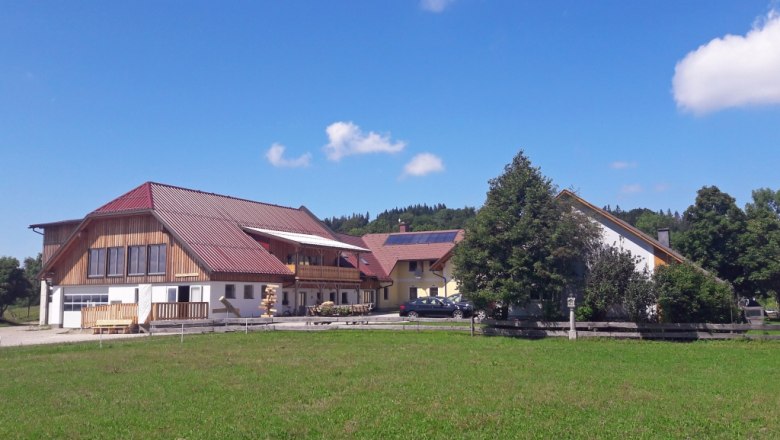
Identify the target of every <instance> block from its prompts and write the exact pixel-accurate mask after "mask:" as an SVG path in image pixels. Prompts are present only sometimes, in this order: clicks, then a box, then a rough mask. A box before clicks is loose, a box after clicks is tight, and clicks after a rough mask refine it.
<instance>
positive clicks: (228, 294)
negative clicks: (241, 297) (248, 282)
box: [225, 284, 236, 299]
mask: <svg viewBox="0 0 780 440" xmlns="http://www.w3.org/2000/svg"><path fill="white" fill-rule="evenodd" d="M225 298H227V299H236V285H235V284H226V285H225Z"/></svg>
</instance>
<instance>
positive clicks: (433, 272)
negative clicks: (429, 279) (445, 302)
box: [431, 269, 449, 297]
mask: <svg viewBox="0 0 780 440" xmlns="http://www.w3.org/2000/svg"><path fill="white" fill-rule="evenodd" d="M431 273H432V274H434V275H436V276H437V277H439V278H441V279H443V280H444V296H445V297H446V296H449V295H447V277H445V276H444V275H443V274H444V271H442V275H439V274H437V273H436V271H435V270H433V269H431Z"/></svg>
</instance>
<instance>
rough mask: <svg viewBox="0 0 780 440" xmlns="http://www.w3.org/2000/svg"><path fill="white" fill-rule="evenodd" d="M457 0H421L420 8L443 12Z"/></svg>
mask: <svg viewBox="0 0 780 440" xmlns="http://www.w3.org/2000/svg"><path fill="white" fill-rule="evenodd" d="M454 1H455V0H420V8H421V9H422V10H423V11H428V12H434V13H437V14H438V13H441V12H444V10H445V9H447V7H448V6H449V5H451V4H452V3H453V2H454Z"/></svg>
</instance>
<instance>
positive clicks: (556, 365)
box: [0, 331, 780, 439]
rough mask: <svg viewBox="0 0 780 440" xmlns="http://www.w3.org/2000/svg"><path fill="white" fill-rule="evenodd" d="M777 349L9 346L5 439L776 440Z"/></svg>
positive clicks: (473, 342) (266, 337) (428, 341)
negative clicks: (407, 439) (602, 439)
mask: <svg viewBox="0 0 780 440" xmlns="http://www.w3.org/2000/svg"><path fill="white" fill-rule="evenodd" d="M778 365H780V344H778V343H776V342H774V341H752V342H746V341H711V342H694V343H670V342H647V341H615V340H579V341H574V342H570V341H568V340H564V339H544V340H523V339H510V338H500V337H469V336H468V335H467V334H451V333H440V332H420V333H418V332H385V331H327V332H316V333H297V332H258V333H250V334H248V335H245V334H243V333H236V334H212V335H202V336H185V340H184V344H180V343H179V338H178V337H152V338H143V339H140V340H132V341H124V342H112V343H110V344H107V343H105V342H104V348H103V349H99V348H98V344H97V342H94V343H88V344H75V345H59V346H42V347H27V348H24V347H23V348H10V349H3V350H0V377H1V378H2V380H1V381H0V396H2V398H0V437H2V438H51V437H53V438H100V439H104V438H128V439H129V438H187V439H197V438H371V439H375V438H452V437H457V438H499V437H503V438H620V439H622V438H729V439H733V438H773V437H775V438H776V435H777V433H778V432H780V420H778V417H777V416H776V415H777V408H778V404H780V385H778V381H776V380H770V381H767V380H766V378H767V377H775V376H776V374H777V371H778Z"/></svg>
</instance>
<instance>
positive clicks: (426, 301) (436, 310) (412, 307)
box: [398, 296, 474, 318]
mask: <svg viewBox="0 0 780 440" xmlns="http://www.w3.org/2000/svg"><path fill="white" fill-rule="evenodd" d="M473 311H474V308H473V307H472V306H471V305H470V304H466V303H456V302H453V301H450V299H448V298H444V297H440V296H424V297H420V298H417V299H413V300H410V301H406V302H405V303H403V304H401V310H400V311H399V312H398V315H399V316H408V317H410V318H416V317H418V316H429V317H441V318H447V317H453V318H468V317H470V316H471V314H472V313H473Z"/></svg>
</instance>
